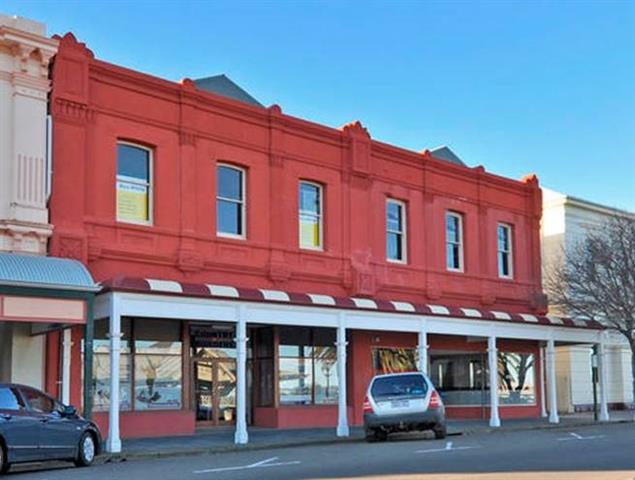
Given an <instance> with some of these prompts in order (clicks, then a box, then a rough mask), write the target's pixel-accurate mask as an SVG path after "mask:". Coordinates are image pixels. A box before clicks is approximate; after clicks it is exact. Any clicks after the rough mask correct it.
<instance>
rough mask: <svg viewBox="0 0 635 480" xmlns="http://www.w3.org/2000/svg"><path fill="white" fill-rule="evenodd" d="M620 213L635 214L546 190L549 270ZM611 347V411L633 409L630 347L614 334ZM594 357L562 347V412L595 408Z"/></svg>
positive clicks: (545, 242)
mask: <svg viewBox="0 0 635 480" xmlns="http://www.w3.org/2000/svg"><path fill="white" fill-rule="evenodd" d="M614 215H625V216H633V215H634V214H633V213H631V212H627V211H624V210H619V209H615V208H611V207H607V206H605V205H599V204H597V203H593V202H589V201H587V200H582V199H579V198H576V197H572V196H570V195H565V194H563V193H559V192H556V191H553V190H549V189H545V188H543V216H542V229H541V235H542V263H543V272H545V271H546V270H547V268H550V266H553V265H554V264H556V265H557V263H558V262H559V261H561V260H562V255H563V253H566V252H567V251H568V250H569V249H571V248H573V247H575V245H576V244H577V243H578V242H580V241H581V240H583V239H584V236H585V235H586V233H587V232H588V231H589V230H591V229H594V228H597V227H599V226H600V225H602V224H603V223H604V222H606V221H607V220H609V219H610V218H611V217H612V216H614ZM605 348H606V357H607V363H608V365H607V366H608V378H607V386H608V388H607V394H608V404H609V407H610V408H614V409H626V408H629V406H631V405H633V389H632V375H631V351H630V348H629V346H628V344H627V343H626V340H625V339H624V338H623V336H622V335H620V334H618V333H613V332H611V333H609V334H608V335H607V343H606V346H605ZM591 355H592V348H591V346H586V345H576V346H566V347H558V348H557V349H556V376H557V385H558V410H559V411H560V412H565V413H571V412H576V411H588V410H591V409H592V408H593V387H592V383H591V382H590V380H589V379H590V378H591V362H592V356H591Z"/></svg>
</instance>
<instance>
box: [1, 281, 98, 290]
mask: <svg viewBox="0 0 635 480" xmlns="http://www.w3.org/2000/svg"><path fill="white" fill-rule="evenodd" d="M0 287H23V288H44V289H47V290H67V291H73V292H92V293H97V292H99V291H100V290H101V286H100V285H93V286H79V285H62V284H59V283H38V282H20V281H15V280H14V281H6V280H0Z"/></svg>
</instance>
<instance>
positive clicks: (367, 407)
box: [362, 395, 373, 413]
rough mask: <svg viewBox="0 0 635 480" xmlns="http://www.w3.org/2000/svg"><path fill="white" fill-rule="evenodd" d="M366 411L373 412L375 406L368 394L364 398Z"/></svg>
mask: <svg viewBox="0 0 635 480" xmlns="http://www.w3.org/2000/svg"><path fill="white" fill-rule="evenodd" d="M362 410H363V412H364V413H373V406H372V405H371V404H370V401H369V400H368V395H366V398H364V406H363V407H362Z"/></svg>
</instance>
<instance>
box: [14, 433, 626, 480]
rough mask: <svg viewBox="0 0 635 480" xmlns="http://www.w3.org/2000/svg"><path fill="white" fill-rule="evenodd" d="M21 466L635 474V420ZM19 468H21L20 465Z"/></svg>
mask: <svg viewBox="0 0 635 480" xmlns="http://www.w3.org/2000/svg"><path fill="white" fill-rule="evenodd" d="M30 468H31V469H30V471H24V467H20V470H22V471H15V472H14V473H10V474H8V475H7V477H6V478H7V479H8V480H45V479H46V480H80V479H86V480H106V479H108V480H111V479H122V480H123V479H125V480H128V479H152V480H163V479H165V480H172V479H173V480H212V479H213V480H230V479H231V480H263V479H272V480H295V479H335V478H338V479H344V478H347V479H348V478H351V479H353V478H354V479H373V480H378V479H382V480H387V479H399V480H414V479H426V480H437V479H443V480H455V479H457V480H458V479H467V480H477V479H478V480H481V479H486V478H488V479H489V478H495V479H501V480H502V479H505V480H507V479H523V480H525V479H541V480H543V479H544V480H549V479H552V478H553V479H556V478H557V479H575V480H586V479H593V480H596V479H628V480H635V425H634V424H632V423H630V424H614V425H603V426H592V427H582V428H577V429H575V430H567V429H549V430H533V431H525V432H507V433H502V432H498V433H493V434H487V433H483V434H478V435H469V436H454V437H448V438H447V439H446V440H428V439H423V438H422V437H421V436H416V437H413V436H406V437H405V438H404V437H401V438H396V439H394V440H389V441H388V442H385V443H376V444H366V443H362V442H359V443H358V442H352V443H343V444H335V445H321V446H309V447H294V448H284V449H272V450H260V451H251V452H235V453H224V454H216V455H201V456H190V457H175V458H164V459H154V460H137V461H128V462H121V463H109V464H104V465H97V466H94V467H91V468H83V469H81V468H71V467H69V468H63V467H62V468H61V467H55V468H52V469H46V470H45V469H43V468H44V467H43V466H39V467H38V468H39V469H37V470H34V469H33V467H30ZM16 470H18V469H16Z"/></svg>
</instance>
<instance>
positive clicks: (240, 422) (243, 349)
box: [234, 305, 249, 445]
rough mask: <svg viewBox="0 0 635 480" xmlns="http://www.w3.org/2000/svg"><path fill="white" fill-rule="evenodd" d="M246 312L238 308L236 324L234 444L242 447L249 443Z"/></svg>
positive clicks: (242, 307) (240, 307)
mask: <svg viewBox="0 0 635 480" xmlns="http://www.w3.org/2000/svg"><path fill="white" fill-rule="evenodd" d="M247 340H248V338H247V312H246V307H245V306H244V305H241V306H239V307H238V323H237V324H236V433H235V434H234V443H237V444H240V445H244V444H246V443H247V442H248V441H249V434H248V433H247Z"/></svg>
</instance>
